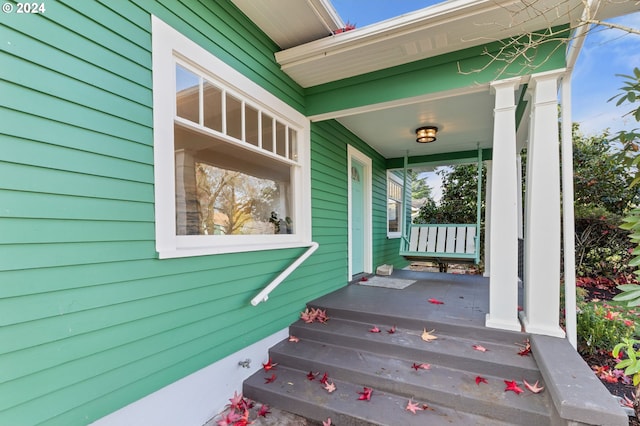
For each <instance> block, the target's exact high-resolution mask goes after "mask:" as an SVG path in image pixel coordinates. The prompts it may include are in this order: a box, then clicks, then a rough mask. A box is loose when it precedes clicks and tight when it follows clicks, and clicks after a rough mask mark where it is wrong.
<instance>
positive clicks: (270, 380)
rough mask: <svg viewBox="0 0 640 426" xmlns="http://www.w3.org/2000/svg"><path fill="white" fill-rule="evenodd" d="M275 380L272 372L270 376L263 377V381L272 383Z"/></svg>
mask: <svg viewBox="0 0 640 426" xmlns="http://www.w3.org/2000/svg"><path fill="white" fill-rule="evenodd" d="M275 381H276V375H275V374H272V375H271V377H265V378H264V382H265V383H273V382H275Z"/></svg>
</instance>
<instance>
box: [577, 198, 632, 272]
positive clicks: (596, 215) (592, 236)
mask: <svg viewBox="0 0 640 426" xmlns="http://www.w3.org/2000/svg"><path fill="white" fill-rule="evenodd" d="M621 224H622V217H621V216H618V215H615V214H613V213H609V212H607V211H606V210H604V209H603V208H601V207H595V208H594V207H591V208H585V207H581V208H576V221H575V226H576V234H575V235H576V275H578V276H579V277H608V278H611V279H615V278H616V277H617V276H618V275H620V274H625V273H629V272H630V271H631V267H630V266H629V261H630V260H631V249H632V248H633V244H632V243H631V242H630V241H629V233H628V232H627V231H626V230H623V229H620V225H621Z"/></svg>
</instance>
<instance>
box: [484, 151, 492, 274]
mask: <svg viewBox="0 0 640 426" xmlns="http://www.w3.org/2000/svg"><path fill="white" fill-rule="evenodd" d="M484 164H485V165H486V166H487V182H486V188H485V199H486V202H485V207H484V235H485V237H484V274H483V276H485V277H490V276H491V238H489V235H491V185H492V182H493V177H492V176H493V173H492V172H491V170H492V167H493V162H492V161H491V160H486V161H485V162H484Z"/></svg>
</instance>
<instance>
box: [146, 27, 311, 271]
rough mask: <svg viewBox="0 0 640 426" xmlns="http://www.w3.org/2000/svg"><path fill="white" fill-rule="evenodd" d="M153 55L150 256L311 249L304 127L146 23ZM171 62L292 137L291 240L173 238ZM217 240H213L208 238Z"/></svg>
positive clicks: (205, 56) (296, 116) (195, 49)
mask: <svg viewBox="0 0 640 426" xmlns="http://www.w3.org/2000/svg"><path fill="white" fill-rule="evenodd" d="M151 28H152V52H153V55H152V56H153V59H152V64H153V87H154V90H153V125H154V129H153V140H154V183H155V189H154V191H155V216H156V217H155V220H156V226H155V228H156V251H157V252H158V256H159V257H160V258H161V259H165V258H175V257H186V256H202V255H208V254H220V253H237V252H248V251H256V250H273V249H283V248H293V247H303V246H309V245H310V244H311V190H310V188H311V173H310V170H311V166H310V139H311V126H310V121H309V120H308V119H307V118H306V117H305V116H304V115H303V114H301V113H300V112H298V111H297V110H295V109H294V108H292V107H291V106H289V105H288V104H287V103H285V102H284V101H282V100H280V99H278V98H277V97H276V96H274V95H273V94H271V93H270V92H268V91H267V90H265V89H264V88H262V87H261V86H259V85H258V84H256V83H254V82H253V81H251V80H250V79H248V78H247V77H245V76H244V75H242V74H240V73H239V72H238V71H236V70H235V69H233V68H232V67H230V66H229V65H227V64H226V63H224V62H223V61H221V60H220V59H218V58H217V57H215V56H214V55H213V54H212V53H210V52H208V51H207V50H205V49H203V48H202V47H200V46H199V45H197V44H196V43H195V42H193V41H191V40H189V39H188V38H187V37H185V36H184V35H182V34H181V33H179V32H178V31H176V30H175V29H173V28H171V27H170V26H169V25H167V24H166V23H164V22H163V21H161V20H160V19H158V18H157V17H156V16H152V17H151ZM176 56H178V57H180V58H181V59H183V60H187V61H190V62H191V63H193V64H197V66H198V67H200V68H202V69H203V70H205V71H206V70H210V71H209V72H210V73H211V72H215V76H216V77H217V79H219V80H222V81H224V82H225V84H227V85H229V86H230V87H232V88H233V89H234V91H235V92H237V93H239V94H241V95H242V96H243V98H246V99H250V100H251V101H253V102H254V103H255V104H257V105H261V106H262V107H264V108H265V110H266V111H269V114H270V115H271V116H272V117H274V118H275V117H279V118H281V119H282V120H283V122H285V123H289V124H291V125H292V127H294V128H295V129H296V131H297V132H298V143H297V149H298V164H299V165H300V166H299V167H297V171H296V173H297V174H298V175H297V176H296V178H295V179H293V182H292V191H293V199H294V200H295V202H294V205H293V217H294V218H295V227H296V231H295V234H291V235H237V236H236V235H234V236H229V237H228V238H227V239H225V238H222V239H220V238H219V237H220V236H208V235H192V236H177V235H176V217H175V211H176V207H175V177H174V176H175V158H174V140H173V139H174V130H173V126H174V115H175V64H176ZM216 237H218V238H217V239H215V240H214V238H216Z"/></svg>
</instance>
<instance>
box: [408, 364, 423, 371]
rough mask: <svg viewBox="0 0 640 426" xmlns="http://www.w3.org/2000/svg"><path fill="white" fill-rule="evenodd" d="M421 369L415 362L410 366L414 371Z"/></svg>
mask: <svg viewBox="0 0 640 426" xmlns="http://www.w3.org/2000/svg"><path fill="white" fill-rule="evenodd" d="M421 367H422V364H416V363H415V362H414V363H413V365H412V366H411V368H413V369H414V370H416V371H418V370H420V368H421Z"/></svg>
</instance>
